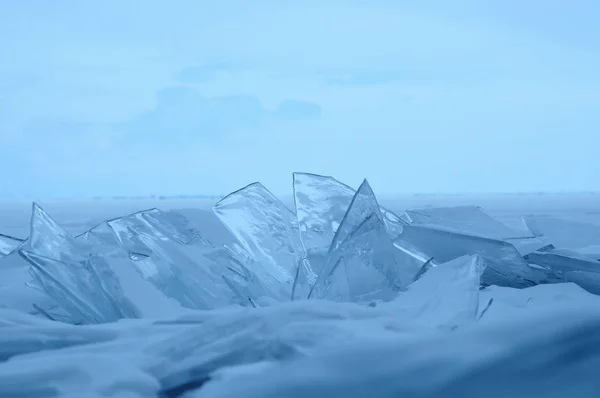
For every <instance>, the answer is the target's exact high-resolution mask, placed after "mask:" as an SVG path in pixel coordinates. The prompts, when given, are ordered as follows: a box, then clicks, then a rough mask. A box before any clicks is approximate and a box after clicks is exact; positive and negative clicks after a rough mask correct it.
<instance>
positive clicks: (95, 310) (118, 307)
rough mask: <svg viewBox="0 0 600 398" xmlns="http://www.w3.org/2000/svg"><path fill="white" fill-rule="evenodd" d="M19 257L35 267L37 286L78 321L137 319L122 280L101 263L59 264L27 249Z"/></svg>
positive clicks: (89, 261)
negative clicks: (121, 283)
mask: <svg viewBox="0 0 600 398" xmlns="http://www.w3.org/2000/svg"><path fill="white" fill-rule="evenodd" d="M19 254H21V255H22V256H23V258H25V259H26V260H27V261H28V262H29V263H30V264H31V265H32V266H33V270H34V272H33V275H34V277H35V278H36V282H37V283H39V284H40V285H41V286H42V287H43V288H44V290H45V291H46V293H48V295H49V296H50V297H52V298H53V299H54V300H56V302H58V303H59V304H60V305H61V306H62V307H63V308H65V309H67V311H68V312H69V313H70V314H71V315H72V316H73V317H74V318H79V319H82V320H84V321H85V322H86V323H105V322H113V321H116V320H118V319H121V318H124V317H136V315H137V313H136V309H135V307H133V305H131V303H130V302H129V301H128V300H127V299H126V298H125V297H123V296H122V290H120V289H119V283H118V280H117V279H116V278H115V277H114V275H113V274H112V273H111V272H110V271H107V269H106V265H105V264H102V263H101V262H100V261H99V260H97V259H96V260H92V259H89V260H87V261H85V262H77V261H68V260H58V259H53V258H49V257H44V256H41V255H38V254H36V253H34V252H29V251H26V250H23V249H21V250H19Z"/></svg>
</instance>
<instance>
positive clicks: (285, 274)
mask: <svg viewBox="0 0 600 398" xmlns="http://www.w3.org/2000/svg"><path fill="white" fill-rule="evenodd" d="M213 211H214V213H215V214H216V216H217V217H218V218H219V219H220V220H221V222H222V223H223V224H224V225H225V226H226V227H227V228H228V229H229V231H230V232H231V233H232V234H233V235H234V236H235V237H236V238H237V240H238V241H239V243H240V244H241V245H242V247H243V248H244V250H245V251H247V252H248V253H250V255H251V257H252V258H253V259H254V260H255V264H254V265H258V267H256V268H253V269H252V271H253V272H254V273H255V274H256V275H258V276H259V278H261V280H262V281H263V283H264V284H265V285H268V286H267V287H268V288H269V289H270V290H272V291H281V294H282V296H286V298H285V299H286V300H288V299H289V297H290V295H291V290H292V285H293V280H294V277H295V275H296V272H297V270H298V267H299V265H300V262H301V260H302V258H304V249H303V247H302V242H301V241H300V236H299V234H298V226H297V221H296V217H295V216H294V214H293V213H292V212H291V211H290V210H289V209H288V208H287V207H285V205H284V204H283V203H281V201H280V200H279V199H277V198H276V197H275V196H274V195H273V194H272V193H271V192H269V190H267V189H266V188H265V187H264V186H263V185H262V184H260V183H253V184H250V185H248V186H246V187H244V188H242V189H240V190H237V191H235V192H232V193H230V194H229V195H227V196H225V197H224V198H223V199H221V200H220V201H219V202H218V203H217V204H216V205H215V206H214V207H213ZM312 278H313V279H314V277H312ZM277 285H278V286H277ZM284 292H286V293H284ZM277 298H281V299H283V297H277Z"/></svg>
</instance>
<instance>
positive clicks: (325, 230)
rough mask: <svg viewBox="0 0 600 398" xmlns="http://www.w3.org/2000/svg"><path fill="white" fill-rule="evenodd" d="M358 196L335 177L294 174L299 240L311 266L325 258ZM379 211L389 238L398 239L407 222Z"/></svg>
mask: <svg viewBox="0 0 600 398" xmlns="http://www.w3.org/2000/svg"><path fill="white" fill-rule="evenodd" d="M355 193H356V192H355V190H354V189H352V188H350V187H349V186H347V185H345V184H343V183H341V182H339V181H338V180H336V179H334V178H333V177H329V176H321V175H317V174H310V173H294V203H295V207H296V217H297V218H298V226H299V228H300V237H301V239H302V242H303V244H304V248H305V249H306V253H307V258H308V259H309V262H311V264H313V263H318V262H319V261H315V259H323V258H324V256H326V254H327V252H328V250H329V246H330V245H331V242H332V240H333V237H334V235H335V233H336V231H337V229H338V227H339V226H340V223H341V222H342V219H343V218H344V215H345V214H346V210H347V209H348V207H349V206H350V202H351V201H352V198H353V197H354V194H355ZM380 212H381V214H382V215H383V222H384V224H385V227H386V230H387V233H388V235H390V236H391V237H392V239H394V238H396V237H397V236H398V235H399V234H400V232H401V231H402V226H403V225H405V224H406V222H405V221H404V220H402V219H401V218H400V217H398V216H397V215H396V214H394V213H393V212H391V211H390V210H387V209H385V208H383V207H382V208H381V209H380ZM315 271H316V272H317V273H318V272H319V270H315Z"/></svg>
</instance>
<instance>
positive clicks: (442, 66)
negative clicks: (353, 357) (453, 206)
mask: <svg viewBox="0 0 600 398" xmlns="http://www.w3.org/2000/svg"><path fill="white" fill-rule="evenodd" d="M0 7H1V8H2V11H1V12H0V49H1V51H2V58H3V60H2V62H0V146H1V147H2V149H3V150H2V156H0V197H1V196H19V197H25V198H48V197H56V196H81V197H86V196H95V195H107V196H110V195H147V194H197V193H204V194H213V193H214V194H220V193H226V192H229V191H231V190H234V189H236V188H239V187H241V186H243V185H245V184H247V183H250V182H252V181H256V180H260V181H261V182H263V183H264V184H265V185H266V186H267V187H269V188H271V190H272V191H274V192H276V193H289V192H290V191H291V187H290V184H291V173H292V172H293V171H308V172H314V173H320V174H328V175H333V176H335V177H337V178H338V179H340V180H342V181H345V182H347V183H349V184H351V185H356V186H358V184H359V183H360V181H361V180H362V178H364V177H367V178H368V179H369V182H370V183H371V185H372V186H373V188H374V190H375V192H376V193H381V194H392V193H409V192H490V191H492V192H500V191H502V192H510V191H540V190H546V191H561V190H600V177H598V176H600V160H598V151H599V148H600V135H599V134H598V133H599V127H600V72H598V71H600V26H599V25H598V24H597V16H598V15H600V3H598V2H596V1H593V0H574V1H571V2H565V1H557V0H550V1H548V0H546V1H538V0H530V1H527V2H525V1H513V0H506V1H500V0H497V1H484V0H465V1H459V0H457V1H452V2H449V1H442V0H435V1H427V0H422V1H418V2H417V1H399V0H397V1H391V0H388V1H384V0H371V1H356V0H345V1H341V0H329V1H325V0H321V1H316V0H305V1H296V2H291V1H290V2H285V1H275V0H272V1H267V0H256V1H242V0H220V1H218V2H217V1H210V2H209V1H203V0H185V1H184V0H173V1H169V2H166V1H158V0H147V1H144V2H137V1H135V2H134V1H126V0H105V1H87V2H84V1H77V0H55V1H52V2H50V1H42V0H37V1H32V0H20V1H14V2H9V1H4V2H2V3H1V6H0Z"/></svg>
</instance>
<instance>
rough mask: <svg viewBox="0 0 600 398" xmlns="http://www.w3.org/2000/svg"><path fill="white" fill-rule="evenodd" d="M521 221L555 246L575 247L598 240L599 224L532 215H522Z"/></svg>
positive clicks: (592, 243)
mask: <svg viewBox="0 0 600 398" xmlns="http://www.w3.org/2000/svg"><path fill="white" fill-rule="evenodd" d="M523 222H524V223H525V225H526V226H527V228H529V230H530V231H531V232H532V233H533V234H534V235H536V236H538V237H543V239H544V240H546V241H547V242H548V243H552V244H553V245H554V246H556V247H560V248H566V249H577V248H582V247H586V246H593V245H598V244H599V242H600V225H595V224H587V223H582V222H577V221H572V220H563V219H560V218H555V217H548V216H534V215H530V216H526V217H523Z"/></svg>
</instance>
